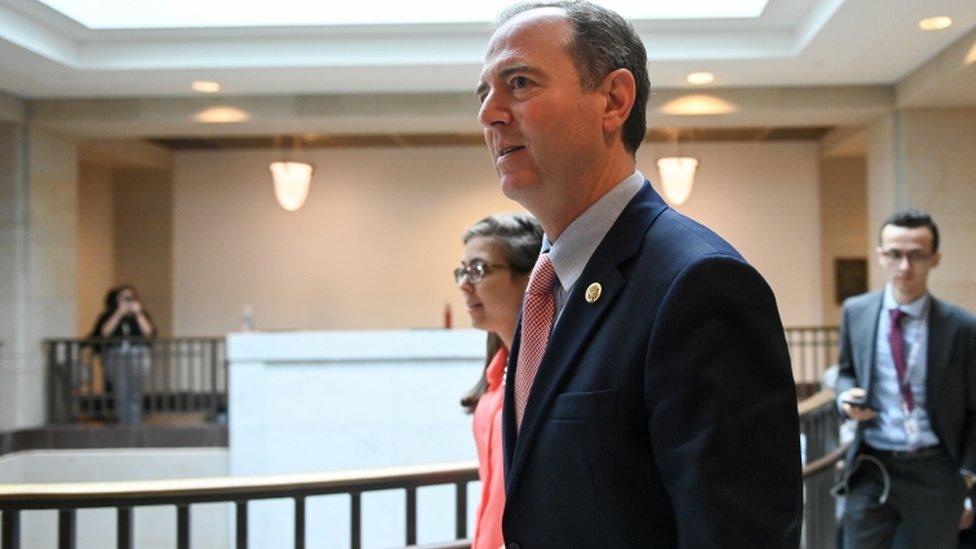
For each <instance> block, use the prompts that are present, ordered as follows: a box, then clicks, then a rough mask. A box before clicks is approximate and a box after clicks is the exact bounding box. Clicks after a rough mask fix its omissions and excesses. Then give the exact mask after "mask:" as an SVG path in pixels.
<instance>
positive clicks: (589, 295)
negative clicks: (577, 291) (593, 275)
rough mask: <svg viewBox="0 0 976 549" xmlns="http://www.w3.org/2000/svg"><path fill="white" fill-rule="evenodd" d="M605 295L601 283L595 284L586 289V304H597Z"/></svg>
mask: <svg viewBox="0 0 976 549" xmlns="http://www.w3.org/2000/svg"><path fill="white" fill-rule="evenodd" d="M602 293H603V286H600V283H599V282H594V283H593V284H590V285H589V286H588V287H587V288H586V302H587V303H596V300H598V299H600V294H602Z"/></svg>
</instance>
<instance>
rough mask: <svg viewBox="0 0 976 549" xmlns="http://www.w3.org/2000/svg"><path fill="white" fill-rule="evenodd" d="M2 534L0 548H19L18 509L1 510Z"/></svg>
mask: <svg viewBox="0 0 976 549" xmlns="http://www.w3.org/2000/svg"><path fill="white" fill-rule="evenodd" d="M2 536H3V539H0V549H20V511H18V510H16V509H5V510H4V511H3V534H2Z"/></svg>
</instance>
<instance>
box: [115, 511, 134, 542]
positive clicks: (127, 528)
mask: <svg viewBox="0 0 976 549" xmlns="http://www.w3.org/2000/svg"><path fill="white" fill-rule="evenodd" d="M115 546H116V548H117V549H132V547H133V540H132V507H119V508H118V509H117V513H116V519H115Z"/></svg>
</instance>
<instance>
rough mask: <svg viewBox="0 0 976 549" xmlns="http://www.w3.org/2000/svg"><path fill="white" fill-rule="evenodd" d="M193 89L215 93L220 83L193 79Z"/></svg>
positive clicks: (218, 89)
mask: <svg viewBox="0 0 976 549" xmlns="http://www.w3.org/2000/svg"><path fill="white" fill-rule="evenodd" d="M192 88H193V91H195V92H200V93H217V92H219V91H220V84H218V83H217V82H211V81H210V80H194V81H193V86H192Z"/></svg>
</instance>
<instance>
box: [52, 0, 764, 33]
mask: <svg viewBox="0 0 976 549" xmlns="http://www.w3.org/2000/svg"><path fill="white" fill-rule="evenodd" d="M41 1H42V2H43V3H45V4H47V5H48V6H50V7H51V8H54V9H55V10H57V11H59V12H61V13H63V14H64V15H66V16H68V17H70V18H71V19H74V20H75V21H78V22H79V23H81V24H82V25H85V26H86V27H89V28H92V29H148V28H190V27H276V26H308V25H316V26H317V25H357V24H367V25H369V24H380V25H382V24H405V23H406V24H409V23H472V22H473V23H477V22H489V21H492V20H493V19H494V18H495V16H496V15H497V14H498V12H500V11H501V10H502V9H504V8H505V7H506V6H508V5H510V4H512V3H513V2H512V1H510V0H481V1H480V2H458V1H457V0H420V1H418V2H402V1H390V0H372V1H370V0H366V1H362V2H324V1H322V0H275V1H274V2H268V1H263V2H241V1H240V0H138V1H133V0H41ZM768 2H769V0H682V1H680V2H676V1H675V0H603V1H599V0H598V3H599V4H601V5H604V6H606V7H608V8H611V9H613V10H616V11H617V12H619V13H620V14H621V15H623V16H624V17H627V18H628V19H632V20H640V19H729V18H755V17H759V15H760V14H762V11H763V9H764V8H765V7H766V4H767V3H768Z"/></svg>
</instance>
